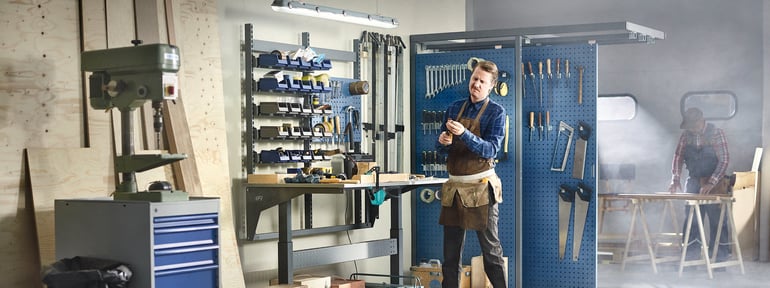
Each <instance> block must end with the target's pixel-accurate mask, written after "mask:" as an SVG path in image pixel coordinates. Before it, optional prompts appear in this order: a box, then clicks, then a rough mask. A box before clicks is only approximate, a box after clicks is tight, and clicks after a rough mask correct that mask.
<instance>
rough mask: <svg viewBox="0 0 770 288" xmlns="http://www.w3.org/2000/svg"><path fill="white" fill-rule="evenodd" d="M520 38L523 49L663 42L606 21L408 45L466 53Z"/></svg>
mask: <svg viewBox="0 0 770 288" xmlns="http://www.w3.org/2000/svg"><path fill="white" fill-rule="evenodd" d="M517 36H519V37H522V39H523V46H538V45H554V44H565V43H580V42H584V43H591V44H594V43H595V44H601V45H616V44H638V43H647V44H652V43H655V41H656V40H663V39H665V33H663V32H661V31H658V30H655V29H653V28H649V27H645V26H642V25H638V24H634V23H631V22H608V23H594V24H578V25H559V26H542V27H528V28H509V29H494V30H480V31H464V32H447V33H434V34H418V35H412V36H411V37H410V38H409V40H410V41H411V43H419V45H420V46H421V48H422V50H438V51H452V50H469V49H495V48H498V49H499V48H512V47H515V37H517Z"/></svg>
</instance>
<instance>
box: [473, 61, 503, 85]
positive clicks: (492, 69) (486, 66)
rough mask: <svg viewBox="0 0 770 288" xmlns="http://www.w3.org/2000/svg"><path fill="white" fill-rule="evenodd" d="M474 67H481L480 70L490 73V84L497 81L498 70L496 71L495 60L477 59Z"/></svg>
mask: <svg viewBox="0 0 770 288" xmlns="http://www.w3.org/2000/svg"><path fill="white" fill-rule="evenodd" d="M474 69H481V70H482V71H486V72H488V73H491V74H492V84H495V83H497V74H498V71H497V64H495V62H492V61H487V60H483V61H479V62H478V63H476V67H474Z"/></svg>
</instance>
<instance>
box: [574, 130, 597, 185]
mask: <svg viewBox="0 0 770 288" xmlns="http://www.w3.org/2000/svg"><path fill="white" fill-rule="evenodd" d="M591 130H592V129H591V126H589V125H588V123H586V122H583V121H579V123H578V139H577V141H576V142H575V159H574V162H573V163H572V164H573V166H572V178H575V179H583V170H585V157H586V148H587V146H588V138H589V137H591Z"/></svg>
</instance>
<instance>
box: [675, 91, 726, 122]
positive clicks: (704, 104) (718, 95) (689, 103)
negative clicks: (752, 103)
mask: <svg viewBox="0 0 770 288" xmlns="http://www.w3.org/2000/svg"><path fill="white" fill-rule="evenodd" d="M737 103H738V98H737V97H736V96H735V93H733V92H731V91H693V92H687V93H685V94H684V96H682V103H681V105H679V107H681V109H682V110H681V112H682V114H684V111H687V108H690V107H696V108H699V109H700V110H701V111H703V118H706V119H708V120H727V119H730V118H733V116H735V112H736V109H737V107H738V106H737Z"/></svg>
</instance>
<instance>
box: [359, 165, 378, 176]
mask: <svg viewBox="0 0 770 288" xmlns="http://www.w3.org/2000/svg"><path fill="white" fill-rule="evenodd" d="M374 166H377V162H356V168H358V174H359V175H360V174H364V173H366V171H369V169H372V167H374Z"/></svg>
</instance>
